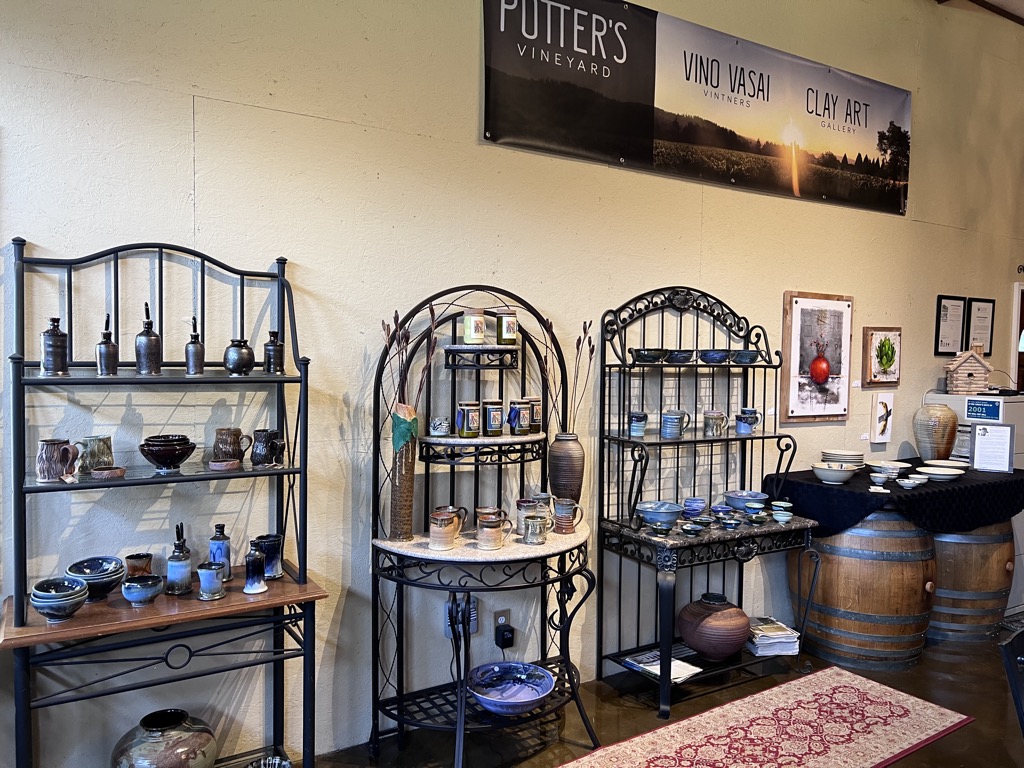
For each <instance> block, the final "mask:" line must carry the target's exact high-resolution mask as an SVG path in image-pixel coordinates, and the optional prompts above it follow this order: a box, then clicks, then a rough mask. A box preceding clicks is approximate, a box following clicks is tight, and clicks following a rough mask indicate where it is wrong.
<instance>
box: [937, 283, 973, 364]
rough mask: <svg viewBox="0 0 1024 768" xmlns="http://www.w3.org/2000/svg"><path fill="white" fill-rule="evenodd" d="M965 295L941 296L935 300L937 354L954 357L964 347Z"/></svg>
mask: <svg viewBox="0 0 1024 768" xmlns="http://www.w3.org/2000/svg"><path fill="white" fill-rule="evenodd" d="M966 310H967V298H966V297H965V296H939V297H938V299H937V300H936V302H935V350H934V354H935V355H936V356H940V355H944V356H946V357H954V356H956V355H958V354H959V353H960V350H961V349H963V343H964V313H965V312H966Z"/></svg>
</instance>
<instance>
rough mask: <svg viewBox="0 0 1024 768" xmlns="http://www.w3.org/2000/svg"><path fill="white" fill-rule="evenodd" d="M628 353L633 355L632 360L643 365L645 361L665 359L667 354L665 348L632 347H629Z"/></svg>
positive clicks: (657, 361)
mask: <svg viewBox="0 0 1024 768" xmlns="http://www.w3.org/2000/svg"><path fill="white" fill-rule="evenodd" d="M629 354H631V355H632V356H633V362H634V363H637V364H640V365H643V364H645V363H660V362H663V361H664V360H665V357H666V356H667V355H668V350H667V349H655V348H647V349H633V348H632V347H630V348H629Z"/></svg>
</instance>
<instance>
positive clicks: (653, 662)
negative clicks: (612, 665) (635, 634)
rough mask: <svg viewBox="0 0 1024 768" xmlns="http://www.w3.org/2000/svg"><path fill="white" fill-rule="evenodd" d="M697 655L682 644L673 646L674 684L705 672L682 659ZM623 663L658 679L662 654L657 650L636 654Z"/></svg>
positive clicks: (672, 667)
mask: <svg viewBox="0 0 1024 768" xmlns="http://www.w3.org/2000/svg"><path fill="white" fill-rule="evenodd" d="M694 655H695V653H694V651H693V650H692V649H691V648H688V647H687V646H685V645H683V644H682V643H676V644H675V645H673V646H672V663H671V671H670V674H671V675H672V682H673V683H681V682H683V681H684V680H686V679H687V678H690V677H693V676H694V675H696V674H699V673H700V672H703V671H704V670H703V669H701V668H700V667H698V666H695V665H693V664H689V663H687V662H685V661H683V660H682V659H680V658H678V657H680V656H682V657H684V658H685V657H687V656H694ZM622 663H623V664H624V665H626V666H627V667H629V668H630V669H635V670H636V671H638V672H643V673H644V674H646V675H648V676H650V677H653V678H655V679H657V678H658V677H659V675H660V674H661V654H660V653H659V652H658V651H657V650H656V649H655V650H651V651H646V652H643V653H636V654H633V655H632V656H627V657H626V658H624V659H623V660H622Z"/></svg>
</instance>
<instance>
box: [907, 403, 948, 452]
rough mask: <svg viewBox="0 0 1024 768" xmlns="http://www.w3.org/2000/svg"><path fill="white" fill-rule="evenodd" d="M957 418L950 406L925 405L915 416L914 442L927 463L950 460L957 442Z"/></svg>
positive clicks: (939, 404) (941, 404) (940, 404)
mask: <svg viewBox="0 0 1024 768" xmlns="http://www.w3.org/2000/svg"><path fill="white" fill-rule="evenodd" d="M956 428H957V417H956V413H955V412H954V411H953V409H952V408H950V407H949V406H948V405H945V404H943V403H925V404H924V405H922V406H921V407H920V408H918V409H917V412H916V413H915V414H914V442H915V443H917V452H918V454H920V456H921V458H922V459H924V460H925V461H928V460H930V459H948V458H949V455H950V454H951V453H952V452H953V444H954V443H955V442H956Z"/></svg>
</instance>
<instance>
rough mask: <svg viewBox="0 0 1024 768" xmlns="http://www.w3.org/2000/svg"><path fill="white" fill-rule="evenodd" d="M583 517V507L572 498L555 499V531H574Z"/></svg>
mask: <svg viewBox="0 0 1024 768" xmlns="http://www.w3.org/2000/svg"><path fill="white" fill-rule="evenodd" d="M582 519H583V507H581V506H580V505H579V504H577V503H576V501H575V500H574V499H555V525H554V530H555V533H575V531H576V526H577V525H579V524H580V521H581V520H582Z"/></svg>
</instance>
